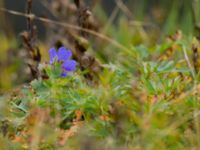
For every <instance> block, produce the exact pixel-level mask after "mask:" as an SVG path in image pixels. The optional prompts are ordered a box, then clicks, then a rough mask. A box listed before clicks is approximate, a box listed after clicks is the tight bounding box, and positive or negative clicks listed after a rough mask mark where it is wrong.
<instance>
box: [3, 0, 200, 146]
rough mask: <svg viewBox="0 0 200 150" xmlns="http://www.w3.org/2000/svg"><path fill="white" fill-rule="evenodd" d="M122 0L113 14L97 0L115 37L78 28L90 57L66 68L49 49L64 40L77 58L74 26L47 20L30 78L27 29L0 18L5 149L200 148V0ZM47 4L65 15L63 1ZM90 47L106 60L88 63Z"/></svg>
mask: <svg viewBox="0 0 200 150" xmlns="http://www.w3.org/2000/svg"><path fill="white" fill-rule="evenodd" d="M1 2H2V1H1ZM116 2H117V4H116V6H115V8H114V9H113V13H112V14H107V13H106V12H105V10H104V9H103V6H102V5H101V4H100V3H97V4H96V5H95V6H94V7H92V10H91V12H92V13H94V14H93V15H94V16H95V17H94V18H95V19H96V20H95V23H96V22H97V23H98V25H97V26H98V30H97V31H98V33H99V34H100V36H99V37H102V35H104V34H105V35H107V38H108V39H109V40H110V42H108V40H107V41H106V42H105V41H103V39H101V38H99V37H91V36H88V35H87V36H83V37H76V34H74V37H73V36H72V37H73V38H74V39H75V40H76V38H77V39H78V40H79V41H78V42H80V43H81V42H82V43H81V44H83V45H79V46H82V47H81V48H83V47H84V48H85V47H86V48H87V55H84V56H85V57H86V56H87V57H86V59H85V57H84V58H83V59H84V62H85V60H86V67H85V66H84V65H82V64H81V63H80V64H79V66H78V67H77V71H76V72H74V73H73V74H72V75H71V76H67V77H66V78H61V77H60V72H61V71H62V70H60V64H56V65H55V66H51V65H49V64H48V62H49V60H48V49H49V47H51V46H52V45H55V46H59V44H60V43H61V42H62V44H63V45H66V46H69V47H67V48H70V49H71V50H72V51H73V54H74V56H73V57H74V58H76V59H77V60H78V58H77V57H78V54H77V53H76V52H77V51H76V49H77V47H74V46H73V45H72V43H73V42H72V41H73V40H74V39H73V40H69V39H68V38H67V37H68V36H70V34H71V33H70V32H69V31H66V30H64V27H62V26H59V25H56V24H55V25H54V24H53V23H52V24H53V25H52V26H53V27H51V28H50V27H49V28H48V26H47V27H46V38H45V39H44V40H39V39H37V46H38V47H39V49H40V51H41V56H42V60H41V62H40V64H39V66H38V68H39V71H40V72H39V74H40V75H41V76H39V77H38V78H37V79H33V78H31V75H30V70H29V68H28V67H27V63H29V61H30V60H29V59H27V57H28V56H27V54H26V48H25V47H23V42H22V41H21V40H20V38H21V37H19V36H15V34H14V33H13V31H14V27H11V29H10V30H9V31H3V30H2V29H3V27H5V23H2V24H1V26H2V28H1V29H0V30H2V31H1V34H0V43H1V44H0V66H1V68H0V94H1V95H2V96H0V142H1V145H0V149H2V150H4V149H5V150H7V149H20V150H21V149H32V150H36V149H41V150H46V149H61V150H62V149H70V150H71V149H72V150H73V149H74V150H76V149H82V150H89V149H92V150H98V149H101V150H102V149H103V150H104V149H105V150H107V149H109V150H112V149H113V150H115V149H116V150H118V149H119V150H127V149H130V150H132V149H133V150H157V149H162V150H180V149H181V150H189V149H191V150H198V149H199V147H200V112H199V110H200V103H199V100H200V95H199V93H200V74H199V72H200V43H199V39H198V38H199V37H198V36H199V35H200V30H199V29H198V28H197V29H196V28H195V26H197V27H198V23H200V1H199V0H194V1H191V0H185V1H184V0H183V1H179V0H173V1H166V0H154V1H148V0H140V1H136V0H130V1H128V2H127V3H122V1H116ZM71 3H72V2H71ZM71 3H70V4H71ZM53 6H54V5H53ZM72 6H73V5H72ZM49 9H50V8H49ZM60 9H61V8H60ZM65 9H66V8H65ZM65 9H64V10H65ZM61 10H62V9H61ZM50 11H51V12H52V13H53V14H54V15H56V14H57V13H58V12H59V13H61V14H60V16H59V17H57V18H59V19H60V20H59V21H60V22H63V23H68V20H67V19H66V20H65V16H64V15H63V14H62V13H63V12H64V14H65V11H58V12H56V11H55V12H54V11H53V9H52V10H51V9H50ZM62 15H63V16H62ZM65 15H66V14H65ZM67 15H68V14H67ZM73 15H76V14H72V15H71V16H72V18H70V17H69V18H68V19H69V21H71V20H75V19H77V18H73ZM1 18H3V17H1ZM1 18H0V19H1ZM63 18H64V19H63ZM2 22H3V21H2ZM9 28H10V27H9ZM10 31H11V33H10ZM7 32H9V34H8V33H7ZM39 34H42V33H39ZM39 37H40V36H39ZM52 41H53V42H52ZM55 41H56V42H55ZM52 43H53V44H52ZM84 48H83V49H84ZM81 54H82V53H81ZM82 55H83V54H82ZM88 55H89V56H92V58H94V59H92V58H91V57H89V58H91V59H92V62H93V63H94V62H95V61H97V62H98V63H99V64H98V63H97V64H95V63H94V64H92V65H91V66H90V65H88V66H87V61H89V60H90V59H89V58H88ZM98 65H99V66H101V69H99V70H98V69H96V68H95V67H97V66H98ZM84 67H85V68H84ZM90 67H93V68H94V69H93V68H92V69H93V70H92V69H91V68H90ZM95 69H96V70H95ZM44 73H45V75H46V76H45V77H44V76H42V75H43V74H44Z"/></svg>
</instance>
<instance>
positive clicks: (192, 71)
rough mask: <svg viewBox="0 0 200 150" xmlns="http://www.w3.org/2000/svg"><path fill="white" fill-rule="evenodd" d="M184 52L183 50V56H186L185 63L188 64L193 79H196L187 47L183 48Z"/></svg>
mask: <svg viewBox="0 0 200 150" xmlns="http://www.w3.org/2000/svg"><path fill="white" fill-rule="evenodd" d="M182 50H183V54H184V57H185V61H186V62H187V65H188V67H189V68H190V71H191V73H192V76H193V79H195V72H194V68H193V67H192V65H191V63H190V60H189V58H188V55H187V52H186V49H185V46H182Z"/></svg>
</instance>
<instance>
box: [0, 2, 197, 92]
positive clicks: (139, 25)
mask: <svg viewBox="0 0 200 150" xmlns="http://www.w3.org/2000/svg"><path fill="white" fill-rule="evenodd" d="M81 2H82V3H83V5H84V6H86V7H87V8H88V10H90V11H91V13H92V20H93V22H94V23H93V25H94V28H93V29H94V30H96V31H98V32H100V33H103V34H106V35H108V36H109V37H111V38H113V39H115V40H117V41H118V42H120V43H121V44H123V45H134V46H135V45H139V44H141V43H143V44H145V45H147V46H149V47H152V46H153V45H155V44H156V43H159V42H161V41H162V40H163V39H165V37H166V36H168V35H170V34H173V33H174V32H176V31H177V30H181V31H182V32H183V34H184V35H187V36H193V35H195V36H199V31H200V25H199V23H200V0H170V1H167V0H151V1H150V0H85V1H84V0H82V1H81ZM26 3H27V0H17V1H16V0H0V7H1V8H6V9H8V10H14V11H18V12H23V13H25V12H26ZM32 13H33V14H35V15H36V16H40V17H45V18H49V19H52V20H54V21H56V22H65V23H71V24H74V23H76V21H75V20H76V17H74V18H73V16H75V15H76V14H77V10H76V6H75V4H74V1H73V0H33V4H32ZM26 24H27V19H26V18H25V17H22V16H17V15H13V14H8V13H5V12H4V11H0V93H4V92H5V91H9V90H10V89H12V88H13V87H16V86H18V85H20V84H21V83H25V82H28V81H29V80H30V77H29V73H30V69H29V68H28V67H27V61H28V60H26V59H25V57H26V54H25V52H24V46H23V41H22V38H21V36H20V34H21V33H22V32H23V31H25V30H27V25H26ZM34 25H35V26H36V27H37V44H38V47H39V48H40V50H41V53H42V54H43V55H42V56H44V57H43V58H42V59H44V61H46V60H47V56H46V55H47V50H48V48H49V47H50V46H52V45H54V43H51V41H52V40H53V39H55V37H56V38H57V36H58V35H60V39H62V37H63V36H64V35H62V36H61V32H62V31H59V32H58V29H57V28H60V27H58V26H54V27H53V28H52V27H50V25H48V24H47V23H44V22H41V21H37V20H34ZM68 42H69V40H68ZM98 43H99V45H100V47H98V48H95V46H93V49H95V50H96V53H97V54H99V55H98V56H99V58H100V59H101V60H102V61H105V62H109V61H112V60H109V59H108V58H109V55H110V54H111V53H112V52H108V50H107V49H108V48H110V45H109V43H106V44H102V42H101V41H100V42H99V41H98V42H97V44H96V45H98ZM94 45H95V44H94ZM69 47H70V45H69ZM96 47H97V46H96Z"/></svg>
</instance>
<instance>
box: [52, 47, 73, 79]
mask: <svg viewBox="0 0 200 150" xmlns="http://www.w3.org/2000/svg"><path fill="white" fill-rule="evenodd" d="M49 56H50V64H51V65H52V64H54V63H55V62H59V63H61V64H62V70H63V71H62V73H61V76H62V77H66V76H67V74H68V73H69V72H72V71H75V70H76V66H77V62H76V61H75V60H73V59H70V58H71V57H72V52H71V51H70V50H67V49H66V48H65V47H60V48H59V49H58V51H56V49H55V48H51V49H50V50H49Z"/></svg>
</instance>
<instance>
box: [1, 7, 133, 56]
mask: <svg viewBox="0 0 200 150" xmlns="http://www.w3.org/2000/svg"><path fill="white" fill-rule="evenodd" d="M0 11H3V12H7V13H9V14H13V15H17V16H23V17H27V18H31V19H35V20H39V21H42V22H45V23H49V24H55V25H59V26H62V27H65V28H71V29H74V30H80V31H84V32H87V33H89V34H91V35H94V36H96V37H98V38H101V39H103V40H105V41H107V42H110V43H111V44H113V45H114V46H115V47H117V48H119V49H122V50H124V52H126V53H127V54H129V55H131V56H133V57H135V55H133V53H132V52H131V51H130V50H129V49H128V48H127V47H125V46H123V45H122V44H120V43H119V42H117V41H115V40H113V39H111V38H109V37H108V36H106V35H104V34H100V33H98V32H96V31H93V30H90V29H86V28H82V27H79V26H76V25H73V24H69V23H63V22H57V21H54V20H51V19H48V18H44V17H38V16H36V15H34V14H24V13H22V12H18V11H13V10H8V9H5V8H0Z"/></svg>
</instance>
